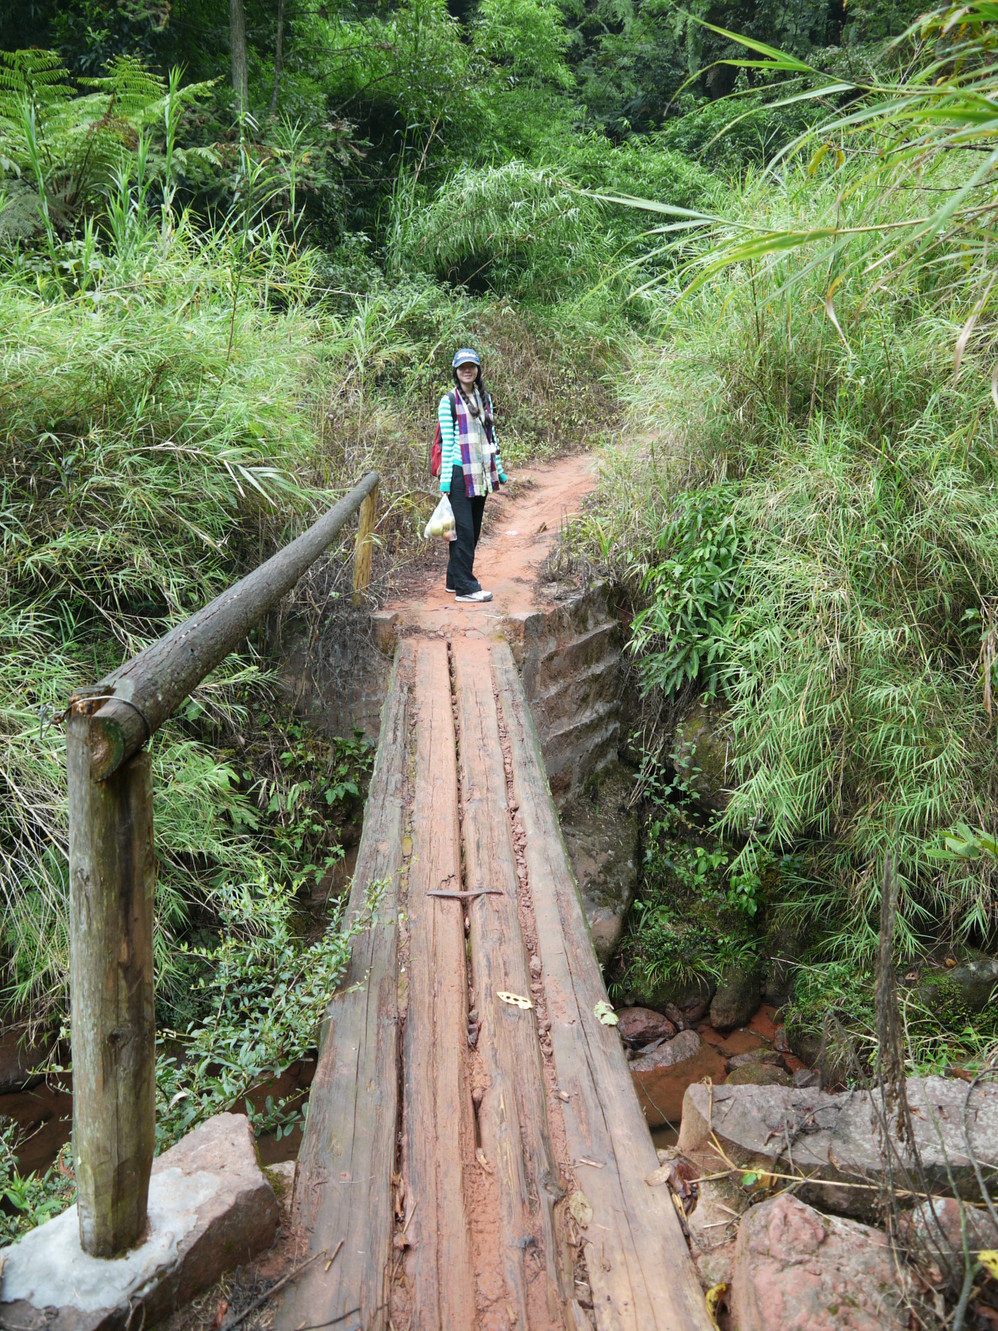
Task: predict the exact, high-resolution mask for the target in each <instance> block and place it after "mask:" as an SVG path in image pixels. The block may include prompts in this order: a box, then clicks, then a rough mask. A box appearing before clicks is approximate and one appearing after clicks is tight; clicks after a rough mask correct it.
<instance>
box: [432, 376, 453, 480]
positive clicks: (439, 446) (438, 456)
mask: <svg viewBox="0 0 998 1331" xmlns="http://www.w3.org/2000/svg"><path fill="white" fill-rule="evenodd" d="M447 398H448V400H449V402H450V414H451V419H452V420H453V421H454V424H455V425H456V424H457V403H456V402H455V401H454V394H453V392H450V393H448V394H447ZM442 465H443V440H442V439H441V437H440V418H439V417H437V428H436V429H435V430H434V431H433V444H432V446H431V447H430V475H431V476H439V475H440V468H441V466H442Z"/></svg>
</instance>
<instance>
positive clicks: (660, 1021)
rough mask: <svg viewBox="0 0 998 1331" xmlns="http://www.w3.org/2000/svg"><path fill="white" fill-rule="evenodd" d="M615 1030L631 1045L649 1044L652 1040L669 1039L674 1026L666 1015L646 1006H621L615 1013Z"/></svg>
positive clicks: (674, 1030) (672, 1034)
mask: <svg viewBox="0 0 998 1331" xmlns="http://www.w3.org/2000/svg"><path fill="white" fill-rule="evenodd" d="M617 1031H618V1032H619V1034H620V1037H621V1039H623V1040H626V1041H627V1043H628V1044H632V1045H646V1044H651V1043H652V1041H653V1040H671V1039H672V1037H673V1036H674V1035H675V1034H676V1028H675V1026H674V1025H673V1024H672V1022H671V1021H670V1020H669V1018H668V1017H663V1016H662V1014H661V1012H654V1011H653V1010H652V1009H651V1008H647V1007H629V1008H622V1009H621V1011H619V1012H618V1013H617Z"/></svg>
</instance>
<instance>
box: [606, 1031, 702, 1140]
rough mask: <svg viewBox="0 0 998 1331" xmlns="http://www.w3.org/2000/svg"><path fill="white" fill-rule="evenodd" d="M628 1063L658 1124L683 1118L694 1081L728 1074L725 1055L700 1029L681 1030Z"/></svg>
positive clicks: (649, 1114) (645, 1106) (644, 1103)
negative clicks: (686, 1100)
mask: <svg viewBox="0 0 998 1331" xmlns="http://www.w3.org/2000/svg"><path fill="white" fill-rule="evenodd" d="M628 1066H629V1067H630V1069H631V1074H632V1076H633V1077H634V1084H635V1087H636V1088H637V1092H638V1100H639V1101H640V1103H641V1107H642V1108H643V1109H644V1111H645V1116H646V1118H647V1119H648V1123H649V1125H650V1126H651V1127H656V1126H661V1125H663V1124H666V1123H669V1124H673V1123H678V1122H679V1117H680V1114H681V1112H682V1107H683V1095H684V1094H685V1092H686V1088H687V1086H688V1085H689V1084H690V1082H691V1081H698V1080H699V1079H700V1078H701V1077H710V1078H711V1079H712V1080H713V1079H720V1078H722V1077H723V1076H724V1055H723V1054H722V1053H720V1051H719V1050H717V1049H715V1048H714V1047H713V1046H712V1045H709V1044H705V1043H704V1042H703V1041H702V1040H701V1039H700V1036H699V1035H697V1033H696V1031H680V1033H679V1034H678V1035H677V1036H675V1038H674V1039H672V1040H666V1041H665V1043H664V1044H661V1045H659V1046H658V1048H656V1049H654V1050H653V1051H651V1052H649V1053H646V1054H643V1055H642V1056H641V1057H640V1058H636V1059H634V1061H633V1062H632V1063H630V1064H629V1065H628Z"/></svg>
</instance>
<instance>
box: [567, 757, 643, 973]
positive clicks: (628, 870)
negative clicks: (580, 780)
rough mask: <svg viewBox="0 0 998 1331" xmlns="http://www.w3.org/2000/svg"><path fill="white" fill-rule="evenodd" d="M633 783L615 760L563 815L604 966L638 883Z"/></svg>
mask: <svg viewBox="0 0 998 1331" xmlns="http://www.w3.org/2000/svg"><path fill="white" fill-rule="evenodd" d="M633 785H634V778H633V776H632V775H631V773H630V772H629V771H628V769H627V768H626V767H624V766H623V765H622V764H621V763H616V764H614V765H613V766H612V767H610V768H608V769H607V770H606V771H605V772H603V773H601V774H600V778H599V784H598V786H597V787H596V788H595V789H594V790H592V791H591V792H589V791H587V793H585V794H583V795H580V796H579V797H577V798H576V799H574V800H572V801H571V803H570V804H568V805H567V806H566V807H565V808H564V809H563V811H562V816H561V830H562V836H563V837H564V839H565V848H566V850H567V851H568V855H569V859H570V860H571V862H572V870H573V872H574V874H575V881H576V882H577V883H578V885H579V895H580V896H581V898H582V908H583V910H584V911H585V913H586V919H587V920H588V921H589V932H590V934H591V936H592V940H593V947H594V948H595V949H596V955H597V957H599V959H600V962H601V963H602V964H603V965H605V964H606V963H607V962H608V961H609V960H610V959H611V958H612V956H613V955H614V953H615V952H616V950H617V945H618V943H619V942H620V936H621V934H622V933H623V929H624V921H625V919H626V918H627V912H628V911H629V910H630V908H631V903H632V902H633V900H634V893H635V890H636V889H637V885H638V865H639V855H638V851H639V837H640V828H639V823H638V815H637V811H636V810H635V809H632V808H630V807H629V803H628V801H629V798H630V794H631V790H632V788H633Z"/></svg>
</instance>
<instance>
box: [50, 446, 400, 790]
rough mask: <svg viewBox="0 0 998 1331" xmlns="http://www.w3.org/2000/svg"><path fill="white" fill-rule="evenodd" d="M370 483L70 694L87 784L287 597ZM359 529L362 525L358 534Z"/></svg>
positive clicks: (131, 748)
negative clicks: (79, 717) (83, 742)
mask: <svg viewBox="0 0 998 1331" xmlns="http://www.w3.org/2000/svg"><path fill="white" fill-rule="evenodd" d="M377 484H378V473H377V472H376V471H369V472H368V473H367V475H366V476H365V477H364V479H363V480H362V481H361V482H360V483H359V484H358V485H355V486H354V488H353V489H352V490H351V491H350V493H349V494H347V495H344V497H343V498H342V499H341V500H340V501H339V503H338V504H335V505H334V506H333V507H332V508H331V509H329V511H328V512H327V513H325V514H324V515H323V516H322V517H321V518H320V519H319V520H318V522H316V523H313V525H312V526H311V527H309V529H308V531H306V532H303V533H302V534H301V536H299V537H298V539H297V540H295V541H292V542H291V544H290V545H286V546H285V547H284V549H283V550H279V551H278V552H277V554H276V555H274V556H273V557H272V558H271V559H268V560H267V562H266V563H265V564H261V565H260V567H259V568H257V569H254V571H253V572H252V573H249V574H247V576H246V577H245V578H243V579H242V580H241V581H240V582H237V583H235V584H234V585H233V586H232V587H230V588H229V589H228V590H227V591H224V592H222V594H221V595H220V596H216V597H215V599H214V601H210V602H209V603H208V605H206V606H205V607H204V608H203V609H202V610H199V611H198V612H197V614H195V615H192V616H191V617H190V619H186V620H184V622H183V623H182V624H178V625H177V627H176V628H174V629H171V630H170V632H169V633H167V634H165V636H164V637H162V638H160V639H159V640H158V641H157V642H154V643H152V644H151V645H150V646H149V647H146V648H145V650H144V651H141V652H139V654H138V655H137V656H133V657H132V659H131V660H130V661H126V662H125V663H124V665H121V666H119V667H118V669H117V670H114V671H112V672H111V674H110V675H107V676H105V678H104V679H102V680H101V681H100V682H99V683H98V684H96V685H94V686H93V687H92V688H88V689H82V690H78V691H77V692H75V693H74V694H73V695H72V697H71V698H70V701H69V708H70V711H77V712H86V713H89V715H90V762H91V772H92V774H93V776H94V779H95V780H97V781H104V780H106V779H107V778H108V777H109V776H110V775H111V773H112V772H114V771H116V770H117V769H118V768H119V767H120V766H121V764H122V763H123V762H125V761H126V759H128V758H130V757H131V756H132V754H133V753H137V752H138V751H139V749H140V748H141V747H142V745H143V744H144V743H145V742H146V740H148V739H149V738H150V737H151V736H152V735H154V734H155V733H156V731H157V730H158V729H159V727H160V726H161V725H162V724H163V722H164V721H165V720H166V719H167V717H169V716H171V715H172V714H173V712H174V711H175V710H176V708H177V707H178V706H179V705H180V704H181V703H182V702H183V700H184V699H185V698H186V697H187V696H188V694H189V693H190V692H191V690H192V689H194V688H196V687H197V685H198V684H200V682H201V680H202V679H204V677H205V676H206V675H207V674H210V672H211V671H212V670H214V668H215V666H217V665H218V663H219V662H220V661H222V660H224V658H225V657H226V656H228V654H229V652H231V651H232V649H233V648H234V647H235V646H236V644H237V643H238V642H240V641H241V640H242V639H243V638H244V637H245V636H246V634H247V633H248V632H249V631H250V629H251V628H253V627H254V626H255V625H256V624H258V623H259V622H260V620H261V619H262V618H263V616H264V615H265V614H266V612H267V611H268V610H269V609H270V608H271V606H273V605H275V604H276V603H277V602H278V601H279V600H280V599H281V597H282V596H284V595H285V594H286V593H287V592H289V591H290V590H291V588H292V587H293V586H294V585H295V583H296V582H297V581H298V579H299V578H300V577H301V575H302V574H303V573H304V572H305V570H306V569H307V568H308V567H309V565H311V564H313V563H314V562H315V560H316V559H317V558H318V557H319V555H320V554H321V553H322V552H323V550H325V548H326V546H327V545H329V543H330V541H332V540H333V539H334V537H336V536H337V535H338V534H339V532H340V529H341V528H342V527H343V525H344V524H345V523H346V521H347V519H348V518H349V517H351V515H352V514H353V513H355V512H356V510H357V509H358V508H359V507H360V505H361V503H362V502H363V501H364V500H365V499H367V498H369V497H370V496H372V495H373V494H374V491H375V489H376V487H377ZM365 525H368V524H365V523H364V522H363V520H362V529H363V527H364V526H365ZM369 535H370V532H369V531H368V533H367V536H368V537H369ZM358 544H360V543H358ZM366 548H367V546H366V545H365V546H362V547H361V549H364V550H366ZM367 567H368V568H370V563H369V561H368V565H367ZM97 704H99V706H98V705H97Z"/></svg>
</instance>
